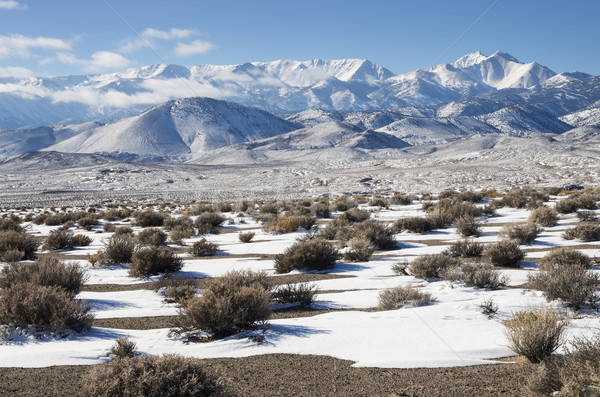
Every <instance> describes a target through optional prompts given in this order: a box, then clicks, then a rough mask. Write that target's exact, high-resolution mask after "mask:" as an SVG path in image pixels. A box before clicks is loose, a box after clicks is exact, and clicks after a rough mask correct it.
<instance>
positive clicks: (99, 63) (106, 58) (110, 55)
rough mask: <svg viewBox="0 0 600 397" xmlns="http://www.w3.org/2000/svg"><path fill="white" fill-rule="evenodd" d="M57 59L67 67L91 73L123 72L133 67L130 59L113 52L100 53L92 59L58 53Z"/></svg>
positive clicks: (96, 53) (93, 55)
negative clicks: (71, 66) (77, 66)
mask: <svg viewBox="0 0 600 397" xmlns="http://www.w3.org/2000/svg"><path fill="white" fill-rule="evenodd" d="M56 59H57V60H58V61H59V62H62V63H64V64H67V65H79V66H81V68H82V69H83V70H84V71H86V72H89V73H99V72H104V71H111V70H122V69H124V68H126V67H128V66H130V65H131V62H130V61H129V59H127V58H125V57H124V56H123V55H121V54H117V53H116V52H111V51H98V52H95V53H93V54H92V57H91V58H90V59H80V58H77V57H76V56H75V55H73V54H69V53H62V52H61V53H58V54H57V55H56Z"/></svg>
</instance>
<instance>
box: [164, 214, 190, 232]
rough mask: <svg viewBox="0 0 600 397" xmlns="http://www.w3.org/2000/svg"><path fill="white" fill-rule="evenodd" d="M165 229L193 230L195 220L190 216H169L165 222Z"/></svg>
mask: <svg viewBox="0 0 600 397" xmlns="http://www.w3.org/2000/svg"><path fill="white" fill-rule="evenodd" d="M163 227H164V228H165V230H173V229H176V228H180V229H183V230H191V229H193V228H194V222H192V219H191V218H190V217H189V216H179V217H176V218H174V217H169V218H167V219H165V221H164V223H163Z"/></svg>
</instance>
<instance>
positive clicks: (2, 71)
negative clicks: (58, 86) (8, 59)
mask: <svg viewBox="0 0 600 397" xmlns="http://www.w3.org/2000/svg"><path fill="white" fill-rule="evenodd" d="M34 75H35V74H34V73H33V72H32V71H31V70H29V69H26V68H22V67H20V66H0V77H16V78H23V77H33V76H34Z"/></svg>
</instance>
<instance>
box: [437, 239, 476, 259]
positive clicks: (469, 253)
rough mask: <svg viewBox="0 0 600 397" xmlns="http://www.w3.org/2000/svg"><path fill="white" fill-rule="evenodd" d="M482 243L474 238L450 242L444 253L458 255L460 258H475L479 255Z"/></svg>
mask: <svg viewBox="0 0 600 397" xmlns="http://www.w3.org/2000/svg"><path fill="white" fill-rule="evenodd" d="M482 252H483V244H481V243H479V242H477V241H476V240H474V239H466V238H465V239H462V240H459V241H456V242H454V243H452V244H450V247H448V250H447V251H446V253H447V254H448V255H450V256H459V257H462V258H475V257H478V256H481V253H482Z"/></svg>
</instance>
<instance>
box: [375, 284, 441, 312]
mask: <svg viewBox="0 0 600 397" xmlns="http://www.w3.org/2000/svg"><path fill="white" fill-rule="evenodd" d="M433 300H434V299H433V297H432V296H431V294H430V293H428V292H423V291H420V290H418V289H417V288H415V287H413V286H412V285H407V286H399V287H395V288H388V289H385V290H383V291H381V292H380V293H379V306H378V309H379V310H396V309H400V308H402V307H404V306H406V305H410V306H423V305H426V304H428V303H430V302H432V301H433Z"/></svg>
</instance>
